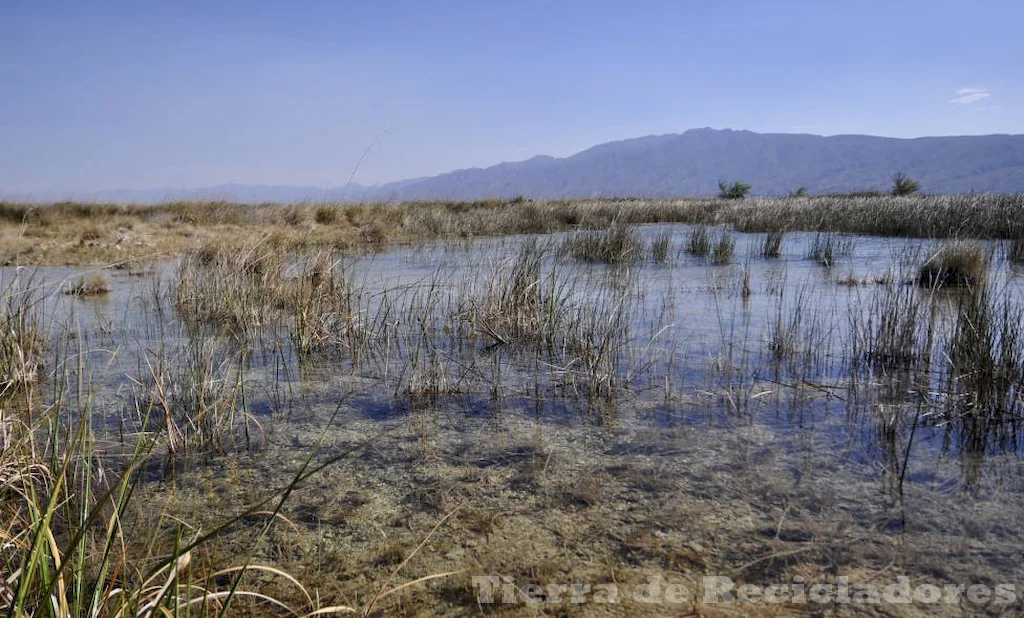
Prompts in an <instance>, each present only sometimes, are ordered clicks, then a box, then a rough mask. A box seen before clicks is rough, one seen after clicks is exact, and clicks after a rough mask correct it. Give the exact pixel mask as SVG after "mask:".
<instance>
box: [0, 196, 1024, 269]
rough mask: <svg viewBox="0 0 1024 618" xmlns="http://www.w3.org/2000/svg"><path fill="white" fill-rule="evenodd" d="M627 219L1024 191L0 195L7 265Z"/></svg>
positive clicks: (970, 233)
mask: <svg viewBox="0 0 1024 618" xmlns="http://www.w3.org/2000/svg"><path fill="white" fill-rule="evenodd" d="M611 221H618V222H621V223H633V224H639V223H703V224H714V225H727V226H732V227H734V228H735V229H737V230H739V231H746V232H764V231H775V232H778V231H791V230H792V231H796V230H804V231H821V232H845V233H852V234H867V235H876V236H907V237H918V238H952V237H970V238H999V239H1014V240H1017V239H1020V238H1022V237H1024V195H1015V196H1001V195H935V196H912V197H892V196H874V197H844V196H828V197H799V198H756V199H745V200H719V199H681V200H657V199H607V200H581V201H530V200H526V201H523V200H513V201H511V202H509V201H502V200H488V201H479V202H410V203H402V204H324V203H310V204H288V205H286V204H261V205H257V206H250V205H243V204H232V203H227V202H174V203H167V204H159V205H155V206H142V205H131V204H84V203H70V202H63V203H58V204H49V205H33V204H18V203H9V202H0V263H5V264H108V263H118V262H131V261H132V260H152V259H159V258H163V257H167V256H169V255H174V254H177V253H179V252H181V251H183V250H185V249H188V248H193V247H197V246H199V245H201V244H203V243H205V242H209V241H215V242H218V243H222V242H231V243H239V242H242V243H248V244H251V243H252V242H253V241H254V240H255V239H258V238H260V237H262V236H266V237H267V241H266V242H267V243H269V244H271V245H279V246H282V247H287V248H304V247H329V248H333V249H341V250H349V249H351V250H365V249H377V248H380V247H383V246H386V245H388V244H391V243H402V242H415V241H423V240H434V239H452V238H471V237H480V236H495V235H508V234H523V233H547V232H556V231H565V230H571V229H576V228H584V229H588V228H604V227H607V226H608V224H609V223H610V222H611Z"/></svg>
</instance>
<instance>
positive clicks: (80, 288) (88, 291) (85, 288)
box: [64, 273, 110, 296]
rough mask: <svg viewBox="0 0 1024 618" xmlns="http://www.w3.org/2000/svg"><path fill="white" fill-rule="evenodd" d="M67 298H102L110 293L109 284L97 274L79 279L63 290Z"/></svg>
mask: <svg viewBox="0 0 1024 618" xmlns="http://www.w3.org/2000/svg"><path fill="white" fill-rule="evenodd" d="M64 293H65V294H68V295H69V296H102V295H103V294H108V293H110V282H109V281H107V278H106V277H104V276H103V275H101V274H99V273H95V274H93V275H90V276H88V277H81V278H79V279H78V280H77V281H75V282H74V283H72V284H71V286H70V287H68V288H67V289H65V290H64Z"/></svg>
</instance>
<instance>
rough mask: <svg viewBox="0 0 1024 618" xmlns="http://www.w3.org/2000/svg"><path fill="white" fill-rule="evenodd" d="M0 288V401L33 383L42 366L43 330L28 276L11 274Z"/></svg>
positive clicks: (33, 287)
mask: <svg viewBox="0 0 1024 618" xmlns="http://www.w3.org/2000/svg"><path fill="white" fill-rule="evenodd" d="M0 283H2V284H3V291H0V403H2V401H3V398H4V397H5V396H7V395H10V394H13V393H18V392H23V391H25V390H26V389H28V387H29V386H31V385H32V384H34V383H35V382H36V381H37V379H38V378H39V376H40V370H41V369H42V367H43V356H44V354H45V351H44V334H43V329H42V324H41V321H40V319H41V316H40V309H39V302H40V299H39V298H38V295H37V292H36V289H35V286H34V284H33V282H32V280H27V281H26V280H24V279H22V278H20V277H18V276H15V277H14V278H13V280H11V281H7V282H3V281H0Z"/></svg>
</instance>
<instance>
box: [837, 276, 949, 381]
mask: <svg viewBox="0 0 1024 618" xmlns="http://www.w3.org/2000/svg"><path fill="white" fill-rule="evenodd" d="M863 311H864V312H863V314H862V315H860V316H857V317H855V318H854V319H853V320H852V322H851V323H852V325H853V334H852V346H853V358H854V362H855V365H859V363H861V362H866V363H867V364H868V366H869V367H872V368H876V369H879V370H881V371H892V370H897V369H902V370H921V371H927V370H928V367H929V366H930V363H931V360H932V354H933V347H934V345H935V340H936V337H937V334H938V333H937V332H936V331H937V328H938V326H939V325H938V314H937V311H938V307H937V305H936V301H935V299H934V298H933V296H932V295H930V294H928V293H927V292H926V291H922V290H920V289H919V288H917V287H915V286H909V285H902V284H891V283H890V284H889V285H886V286H884V287H881V288H878V291H877V292H875V293H873V294H872V295H871V298H870V299H869V301H868V305H867V307H866V309H864V310H863Z"/></svg>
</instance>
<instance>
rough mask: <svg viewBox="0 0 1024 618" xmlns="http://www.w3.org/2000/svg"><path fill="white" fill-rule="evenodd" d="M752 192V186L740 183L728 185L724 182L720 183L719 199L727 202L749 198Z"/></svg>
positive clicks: (720, 181)
mask: <svg viewBox="0 0 1024 618" xmlns="http://www.w3.org/2000/svg"><path fill="white" fill-rule="evenodd" d="M749 192H750V185H748V184H744V183H742V182H739V181H735V182H733V183H732V184H729V183H727V182H726V181H724V180H719V181H718V197H720V198H724V199H727V200H739V199H743V198H744V197H746V196H747V193H749Z"/></svg>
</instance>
